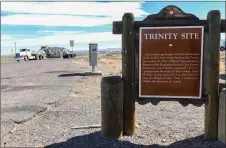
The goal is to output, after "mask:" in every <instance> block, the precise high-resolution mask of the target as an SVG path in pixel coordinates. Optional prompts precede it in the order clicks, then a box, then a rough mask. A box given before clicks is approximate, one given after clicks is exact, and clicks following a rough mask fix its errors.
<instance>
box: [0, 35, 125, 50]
mask: <svg viewBox="0 0 226 148" xmlns="http://www.w3.org/2000/svg"><path fill="white" fill-rule="evenodd" d="M69 40H74V41H75V44H76V43H89V42H96V43H98V42H102V41H120V40H121V35H113V34H112V32H97V33H83V34H73V35H72V34H69V35H52V36H46V37H38V38H28V39H19V38H17V39H16V40H11V39H10V40H2V43H1V45H2V46H3V47H6V46H12V44H13V43H14V42H16V43H17V45H18V46H41V45H54V44H69Z"/></svg>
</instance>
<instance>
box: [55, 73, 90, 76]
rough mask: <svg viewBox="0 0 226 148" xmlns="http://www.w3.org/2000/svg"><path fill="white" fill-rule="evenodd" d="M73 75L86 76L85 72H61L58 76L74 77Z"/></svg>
mask: <svg viewBox="0 0 226 148" xmlns="http://www.w3.org/2000/svg"><path fill="white" fill-rule="evenodd" d="M75 76H86V75H85V73H68V74H61V75H59V76H58V77H75Z"/></svg>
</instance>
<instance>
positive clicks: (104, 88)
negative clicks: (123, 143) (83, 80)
mask: <svg viewBox="0 0 226 148" xmlns="http://www.w3.org/2000/svg"><path fill="white" fill-rule="evenodd" d="M101 134H102V136H104V137H106V138H112V139H118V138H120V137H121V136H122V134H123V81H122V78H121V77H120V76H108V77H103V78H102V80H101Z"/></svg>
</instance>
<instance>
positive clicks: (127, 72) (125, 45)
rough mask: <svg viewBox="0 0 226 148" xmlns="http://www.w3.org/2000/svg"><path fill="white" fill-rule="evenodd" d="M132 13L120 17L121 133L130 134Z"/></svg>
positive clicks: (132, 127)
mask: <svg viewBox="0 0 226 148" xmlns="http://www.w3.org/2000/svg"><path fill="white" fill-rule="evenodd" d="M133 22H134V16H133V14H132V13H125V14H124V15H123V17H122V79H123V81H124V97H123V134H124V135H127V136H130V135H133V134H134V133H135V99H136V96H135V93H134V91H135V90H134V87H133V85H134V78H135V77H134V75H135V72H134V71H135V70H134V62H135V59H134V49H133V34H132V32H133Z"/></svg>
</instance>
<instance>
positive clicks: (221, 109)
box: [218, 88, 226, 144]
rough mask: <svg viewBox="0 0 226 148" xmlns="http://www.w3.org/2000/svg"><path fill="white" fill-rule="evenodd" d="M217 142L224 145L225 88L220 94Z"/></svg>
mask: <svg viewBox="0 0 226 148" xmlns="http://www.w3.org/2000/svg"><path fill="white" fill-rule="evenodd" d="M218 140H219V141H220V142H222V143H224V144H226V88H223V89H222V90H221V92H220V99H219V115H218Z"/></svg>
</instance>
